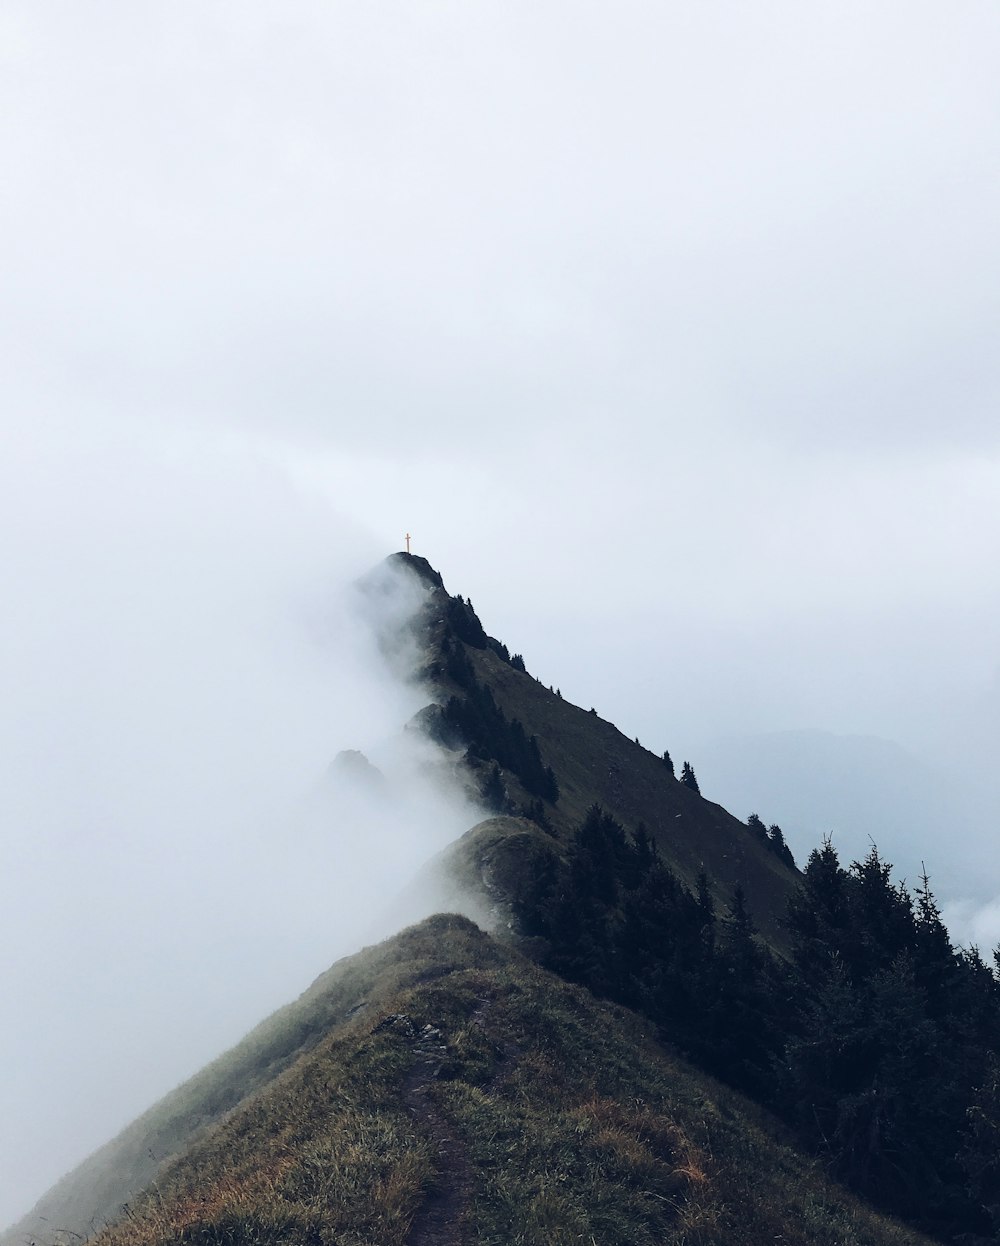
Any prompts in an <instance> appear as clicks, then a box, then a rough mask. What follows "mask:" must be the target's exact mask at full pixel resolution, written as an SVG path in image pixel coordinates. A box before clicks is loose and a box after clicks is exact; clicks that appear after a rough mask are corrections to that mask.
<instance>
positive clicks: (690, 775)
mask: <svg viewBox="0 0 1000 1246" xmlns="http://www.w3.org/2000/svg"><path fill="white" fill-rule="evenodd" d="M681 782H682V783H683V784H684V786H685V787H689V788H690V789H691V791H692V792H697V793H698V795H699V796H700V795H701V788H700V787H699V786H698V780H697V779H696V778H695V773H694V769H693V768H692V766H691V763H690V762H689V761H686V762H685V763H684V765H683V766H682V767H681Z"/></svg>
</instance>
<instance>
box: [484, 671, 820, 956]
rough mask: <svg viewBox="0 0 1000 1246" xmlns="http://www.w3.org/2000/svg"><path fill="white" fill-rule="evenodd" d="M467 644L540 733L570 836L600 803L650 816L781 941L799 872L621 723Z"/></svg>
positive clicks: (557, 812)
mask: <svg viewBox="0 0 1000 1246" xmlns="http://www.w3.org/2000/svg"><path fill="white" fill-rule="evenodd" d="M466 651H467V653H468V655H469V657H470V659H471V660H472V662H473V664H474V666H475V669H476V674H477V677H478V679H479V680H480V681H481V682H483V683H486V684H488V685H489V687H490V688H491V689H492V691H493V695H494V697H495V698H496V700H497V703H498V704H499V705H500V706H501V708H502V709H503V710H504V712H505V713H506V715H507V717H508V718H519V719H520V720H521V722H522V723H523V724H524V726H525V729H526V730H527V731H528V733H529V734H532V735H536V736H537V737H538V741H539V744H540V746H541V749H542V756H543V758H544V760H545V762H546V764H547V765H550V766H552V768H553V770H554V771H555V773H556V777H557V779H558V781H559V790H560V795H559V801H558V803H557V804H556V805H555V806H554V807H552V808H550V809H548V810H547V812H548V813H549V816H550V818H551V819H552V822H553V824H554V826H555V828H556V829H557V830H558V831H559V832H560V837H564V836H567V835H568V834H569V833H570V832H571V831H572V830H573V829H575V827H576V826H578V825H579V824H580V822H582V821H583V818H584V816H585V814H586V812H587V809H588V808H589V807H590V806H591V805H592V804H593V803H594V802H595V801H596V802H597V803H599V804H600V805H602V806H603V807H604V808H605V809H606V810H607V811H608V812H609V813H612V814H613V815H614V816H615V817H616V818H617V819H618V820H619V821H620V822H621V823H622V824H623V825H624V826H625V827H626V828H627V829H629V830H634V829H635V827H636V826H637V825H638V823H640V822H644V823H645V824H646V827H647V829H648V830H649V832H650V834H651V835H653V837H654V838H655V839H656V842H657V846H658V847H659V849H660V852H661V854H662V856H663V857H664V859H665V860H666V861H667V862H668V864H669V865H670V866H671V868H672V869H674V870H675V871H676V872H677V874H678V875H679V876H680V877H681V878H682V879H683V880H684V881H685V882H686V883H687V884H688V885H689V886H691V887H693V886H694V883H695V880H696V878H697V876H698V872H699V871H700V870H702V869H704V871H705V873H706V874H707V875H708V877H709V879H710V881H711V883H712V887H713V890H714V892H715V894H716V898H717V900H718V901H719V902H720V904H721V905H725V904H726V903H727V902H728V901H729V899H730V898H731V896H732V890H733V887H734V886H735V885H736V884H737V883H739V884H741V885H742V886H743V888H744V890H745V891H746V894H747V898H748V900H749V903H750V908H751V911H752V913H753V915H754V920H755V921H756V922H757V924H758V925H759V926H760V928H761V930H762V932H763V933H764V934H765V935H766V936H767V937H768V938H769V939H770V941H772V942H774V943H776V944H778V945H779V946H780V944H781V942H782V938H783V936H782V932H781V927H780V918H781V916H782V915H783V913H784V911H785V907H786V904H787V901H788V898H789V896H790V895H791V893H792V891H793V890H794V888H795V886H796V883H797V877H798V876H797V874H796V872H795V871H793V870H790V869H789V868H788V867H787V866H785V865H784V864H783V863H782V862H781V861H780V860H779V859H778V858H777V857H776V856H775V855H774V854H773V853H772V852H770V851H768V850H767V849H766V848H764V847H763V846H762V845H760V844H759V843H758V842H757V841H756V840H755V839H754V838H753V837H752V835H751V834H750V833H749V831H748V830H747V828H746V826H745V825H744V824H743V823H742V822H740V821H739V819H738V818H735V817H733V815H732V814H730V813H727V812H726V810H725V809H723V808H722V806H721V805H716V804H713V803H712V802H711V801H709V800H706V799H705V798H704V797H702V796H699V795H698V794H697V793H695V792H693V791H691V790H690V789H689V788H687V787H685V786H684V784H682V783H680V782H678V780H676V779H675V778H673V777H672V776H671V774H670V772H669V770H668V769H667V767H666V766H665V765H664V764H663V762H662V760H661V759H660V758H659V757H657V756H656V755H655V754H653V753H651V752H649V751H648V750H647V749H644V748H642V747H641V746H640V745H638V744H636V743H635V741H634V740H630V739H629V738H628V737H627V736H625V735H623V734H622V733H621V732H620V731H619V730H618V728H617V727H615V726H614V724H613V723H609V722H606V721H605V720H604V719H602V718H601V717H599V716H598V715H596V714H592V713H590V711H589V710H584V709H580V708H579V707H578V706H576V705H571V704H570V703H569V702H568V701H566V700H564V699H563V698H562V697H558V696H556V695H555V694H554V693H552V692H550V691H549V689H548V688H546V687H544V686H543V685H542V684H540V683H538V682H537V681H536V680H535V679H533V678H532V677H531V676H530V675H526V674H524V673H523V672H521V671H517V670H515V669H514V668H513V667H512V666H510V665H509V664H508V663H506V662H504V661H503V660H502V659H501V658H498V657H497V656H496V655H495V654H494V653H492V652H490V651H488V650H485V651H484V650H477V649H471V648H468V646H467V647H466ZM506 778H507V782H508V787H509V788H510V789H511V790H512V792H513V793H514V794H515V796H516V798H517V799H519V800H522V801H523V800H526V799H527V796H526V794H525V793H523V792H522V790H521V789H520V787H519V785H518V784H517V780H516V779H514V778H513V776H511V775H507V776H506Z"/></svg>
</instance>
